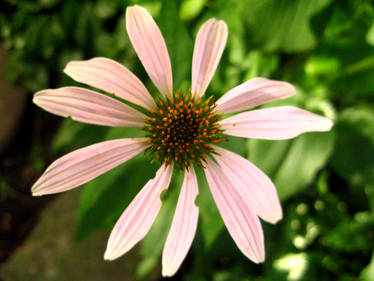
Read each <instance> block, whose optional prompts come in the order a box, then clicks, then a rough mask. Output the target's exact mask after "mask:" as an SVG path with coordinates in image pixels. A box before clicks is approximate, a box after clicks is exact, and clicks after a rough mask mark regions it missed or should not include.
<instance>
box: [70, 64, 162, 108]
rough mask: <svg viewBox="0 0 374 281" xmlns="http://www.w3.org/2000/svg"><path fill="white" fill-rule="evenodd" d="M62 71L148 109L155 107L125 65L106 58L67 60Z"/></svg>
mask: <svg viewBox="0 0 374 281" xmlns="http://www.w3.org/2000/svg"><path fill="white" fill-rule="evenodd" d="M64 72H65V73H66V74H67V75H69V76H70V77H71V78H73V79H74V80H75V81H78V82H81V83H85V84H87V85H90V86H92V87H95V88H97V89H100V90H103V91H105V92H107V93H110V94H114V95H115V96H117V97H120V98H122V99H124V100H128V101H130V102H132V103H135V104H137V105H140V106H143V107H144V108H146V109H148V110H152V109H153V108H154V107H155V103H154V101H153V98H152V96H151V95H150V94H149V92H148V91H147V89H146V88H145V87H144V85H143V83H142V82H141V81H140V80H139V79H138V78H137V77H136V76H135V75H134V74H133V73H132V72H131V71H130V70H128V69H127V68H126V67H124V66H123V65H121V64H120V63H118V62H116V61H114V60H111V59H107V58H93V59H90V60H86V61H72V62H69V63H68V64H67V65H66V67H65V69H64Z"/></svg>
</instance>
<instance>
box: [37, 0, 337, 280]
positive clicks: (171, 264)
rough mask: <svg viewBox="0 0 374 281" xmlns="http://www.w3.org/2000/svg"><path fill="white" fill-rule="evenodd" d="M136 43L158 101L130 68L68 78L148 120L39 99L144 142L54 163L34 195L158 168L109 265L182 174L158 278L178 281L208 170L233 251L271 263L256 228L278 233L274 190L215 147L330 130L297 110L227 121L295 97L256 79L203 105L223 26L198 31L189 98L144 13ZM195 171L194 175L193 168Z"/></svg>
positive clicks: (68, 90) (95, 62) (83, 94)
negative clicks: (141, 162)
mask: <svg viewBox="0 0 374 281" xmlns="http://www.w3.org/2000/svg"><path fill="white" fill-rule="evenodd" d="M126 27H127V31H128V33H129V37H130V40H131V43H132V44H133V46H134V48H135V51H136V52H137V54H138V56H139V58H140V60H141V62H142V64H143V65H144V67H145V70H146V71H147V73H148V75H149V77H150V78H151V80H152V81H153V83H154V84H155V85H156V87H157V89H158V90H159V92H160V94H159V95H158V96H157V98H155V99H154V98H153V97H152V96H151V95H150V93H149V92H148V91H147V89H146V88H145V87H144V85H143V84H142V82H141V81H140V80H139V79H138V78H137V77H136V76H135V75H134V74H132V73H131V72H130V71H129V70H128V69H127V68H125V67H124V66H122V65H120V64H119V63H117V62H115V61H112V60H110V59H106V58H94V59H91V60H88V61H73V62H70V63H69V64H68V65H67V66H66V68H65V70H64V71H65V73H66V74H68V75H69V76H70V77H72V78H73V79H74V80H76V81H78V82H81V83H85V84H88V85H90V86H92V87H95V88H98V89H100V90H103V91H106V92H108V93H110V94H113V95H115V96H117V97H118V98H121V99H124V100H127V101H129V102H131V103H134V104H136V105H139V106H141V107H143V108H144V109H145V110H144V113H145V114H144V113H141V112H140V111H138V110H136V109H134V108H132V107H130V106H128V105H126V104H124V103H121V102H120V101H118V100H117V99H113V98H111V97H108V96H106V95H103V94H99V93H97V92H94V91H91V90H87V89H84V88H79V87H64V88H59V89H48V90H42V91H40V92H38V93H36V94H35V97H34V103H35V104H37V105H38V106H40V107H42V108H43V109H45V110H47V111H49V112H51V113H54V114H57V115H60V116H64V117H68V116H71V117H72V119H74V120H77V121H81V122H85V123H90V124H99V125H106V126H124V127H142V128H143V129H144V131H145V136H144V138H133V139H118V140H111V141H105V142H102V143H98V144H94V145H91V146H88V147H85V148H81V149H78V150H76V151H74V152H72V153H69V154H67V155H65V156H64V157H62V158H60V159H58V160H56V161H55V162H53V163H52V164H51V165H50V166H49V167H48V169H47V170H46V171H45V172H44V174H43V175H42V176H41V177H40V179H39V180H38V181H37V182H36V183H35V184H34V186H33V187H32V193H33V195H36V196H38V195H44V194H52V193H57V192H62V191H66V190H69V189H72V188H74V187H77V186H79V185H82V184H84V183H86V182H87V181H89V180H91V179H93V178H95V177H97V176H99V175H101V174H103V173H104V172H106V171H108V170H110V169H112V168H113V167H115V166H117V165H120V164H122V163H124V162H126V161H127V160H129V159H130V158H132V157H134V156H136V155H137V154H139V153H141V152H142V151H146V152H147V153H149V154H150V155H151V156H152V157H155V158H156V159H158V160H159V161H160V163H161V167H160V168H159V170H158V171H157V173H156V176H155V178H153V179H151V180H149V181H148V183H147V184H146V185H145V186H144V187H143V189H142V190H141V191H140V192H139V193H138V195H137V196H136V197H135V199H134V200H133V201H132V202H131V204H130V205H129V206H128V207H127V209H126V210H125V211H124V213H123V214H122V215H121V217H120V218H119V220H118V222H117V223H116V225H115V226H114V229H113V231H112V233H111V235H110V238H109V241H108V245H107V249H106V252H105V256H104V258H105V259H107V260H113V259H116V258H118V257H120V256H121V255H123V254H124V253H126V252H127V251H129V250H130V249H131V248H132V247H133V246H134V245H135V244H136V243H138V242H139V241H140V240H141V239H142V238H143V237H144V236H145V235H146V234H147V232H148V231H149V229H150V227H151V225H152V223H153V221H154V220H155V218H156V216H157V213H158V212H159V210H160V207H161V200H160V194H161V192H162V191H164V190H166V189H167V188H168V186H169V183H170V179H171V176H172V173H173V169H174V168H177V169H181V170H184V172H185V177H184V182H183V185H182V188H181V191H180V195H179V199H178V203H177V208H176V211H175V214H174V219H173V222H172V225H171V228H170V231H169V234H168V237H167V240H166V243H165V246H164V250H163V255H162V274H163V275H164V276H171V275H173V274H174V273H175V272H176V271H177V270H178V268H179V266H180V265H181V263H182V261H183V259H184V258H185V256H186V254H187V252H188V250H189V248H190V246H191V244H192V240H193V237H194V235H195V232H196V227H197V221H198V207H197V206H196V205H195V199H196V196H197V194H198V184H197V179H196V174H195V168H196V167H199V168H203V169H204V171H205V175H206V178H207V181H208V184H209V187H210V190H211V192H212V195H213V198H214V200H215V202H216V204H217V207H218V210H219V212H220V214H221V216H222V218H223V220H224V222H225V224H226V226H227V229H228V231H229V233H230V234H231V236H232V238H233V240H234V241H235V243H236V245H237V246H238V247H239V249H240V250H241V251H242V253H243V254H244V255H245V256H247V257H248V258H249V259H251V260H252V261H254V262H256V263H258V262H263V261H264V258H265V251H264V237H263V232H262V228H261V224H260V221H259V218H258V217H260V218H262V219H263V220H265V221H267V222H270V223H276V222H277V221H278V220H280V219H281V218H282V209H281V206H280V203H279V199H278V196H277V192H276V189H275V187H274V185H273V183H272V182H271V180H270V179H269V178H268V177H267V176H266V175H265V174H264V173H263V172H261V171H260V170H259V169H258V168H256V167H255V166H254V165H253V164H251V163H250V162H249V161H248V160H247V159H245V158H243V157H241V156H239V155H237V154H235V153H233V152H230V151H228V150H226V149H223V148H221V147H219V146H217V144H218V143H220V142H222V141H223V140H224V139H225V137H224V135H223V134H226V135H232V136H239V137H246V138H260V139H288V138H293V137H296V136H297V135H299V134H301V133H305V132H310V131H328V130H330V128H331V126H332V122H331V121H330V120H328V119H326V118H324V117H321V116H318V115H316V114H313V113H310V112H307V111H305V110H302V109H300V108H297V107H293V106H280V107H273V108H265V109H256V110H252V111H248V112H243V113H239V114H236V115H234V116H231V117H227V118H224V116H225V115H226V114H228V113H236V112H239V111H245V110H248V109H251V108H253V107H255V106H258V105H262V104H265V103H268V102H271V101H275V100H278V99H284V98H287V97H289V96H291V95H293V94H295V89H294V88H293V87H292V86H291V85H290V84H288V83H286V82H279V81H272V80H268V79H265V78H254V79H252V80H250V81H247V82H245V83H243V84H241V85H239V86H237V87H235V88H233V89H232V90H230V91H229V92H227V93H226V94H225V95H223V97H222V98H220V99H219V100H218V101H217V102H213V101H212V99H210V98H207V97H205V95H204V94H205V91H206V89H207V87H208V85H209V82H210V80H211V79H212V76H213V74H214V72H215V70H216V67H217V65H218V62H219V60H220V58H221V55H222V53H223V49H224V47H225V44H226V40H227V36H228V31H227V26H226V24H225V22H223V21H220V20H216V19H210V20H208V21H207V22H206V23H204V24H203V26H202V27H201V28H200V30H199V32H198V34H197V38H196V42H195V47H194V53H193V61H192V88H191V91H190V92H183V90H182V91H180V92H174V91H173V81H172V71H171V65H170V59H169V55H168V51H167V48H166V45H165V41H164V39H163V37H162V35H161V32H160V30H159V29H158V27H157V25H156V23H155V22H154V20H153V19H152V17H151V16H150V14H149V13H148V12H147V11H146V10H145V9H144V8H141V7H139V6H132V7H129V8H127V11H126ZM194 166H195V168H194Z"/></svg>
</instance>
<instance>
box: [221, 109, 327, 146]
mask: <svg viewBox="0 0 374 281" xmlns="http://www.w3.org/2000/svg"><path fill="white" fill-rule="evenodd" d="M219 124H220V125H221V128H222V129H223V130H224V134H227V135H232V136H237V137H245V138H258V139H269V140H282V139H289V138H293V137H296V136H298V135H300V134H302V133H306V132H315V131H329V130H330V129H331V127H332V125H333V123H332V122H331V120H329V119H327V118H325V117H322V116H320V115H317V114H314V113H311V112H309V111H306V110H303V109H300V108H297V107H294V106H279V107H271V108H264V109H257V110H252V111H248V112H244V113H239V114H237V115H235V116H232V117H229V118H226V119H223V120H222V121H220V122H219Z"/></svg>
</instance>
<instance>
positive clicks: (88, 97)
mask: <svg viewBox="0 0 374 281" xmlns="http://www.w3.org/2000/svg"><path fill="white" fill-rule="evenodd" d="M33 102H34V103H35V104H36V105H38V106H40V107H41V108H43V109H44V110H46V111H48V112H51V113H53V114H56V115H59V116H63V117H69V116H71V118H72V119H73V120H76V121H80V122H85V123H89V124H96V125H105V126H124V127H142V126H143V125H144V120H145V118H146V116H145V115H143V114H142V113H140V112H139V111H137V110H135V109H133V108H131V107H130V106H128V105H126V104H124V103H122V102H119V101H117V100H115V99H112V98H110V97H107V96H105V95H102V94H99V93H97V92H94V91H91V90H87V89H84V88H78V87H64V88H59V89H48V90H42V91H40V92H37V93H36V94H35V95H34V99H33Z"/></svg>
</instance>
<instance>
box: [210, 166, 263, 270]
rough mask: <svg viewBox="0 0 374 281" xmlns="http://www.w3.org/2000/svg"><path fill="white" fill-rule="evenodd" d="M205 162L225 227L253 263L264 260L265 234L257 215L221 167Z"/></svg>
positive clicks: (211, 188) (211, 187)
mask: <svg viewBox="0 0 374 281" xmlns="http://www.w3.org/2000/svg"><path fill="white" fill-rule="evenodd" d="M207 162H208V163H207V165H206V168H205V175H206V178H207V181H208V184H209V188H210V190H211V192H212V195H213V198H214V201H215V202H216V204H217V207H218V210H219V212H220V214H221V216H222V219H223V221H224V222H225V225H226V227H227V230H228V231H229V233H230V235H231V237H232V238H233V239H234V241H235V243H236V245H237V246H238V248H239V249H240V250H241V251H242V253H243V254H244V255H245V256H246V257H248V258H249V259H250V260H252V261H254V262H256V263H258V262H263V261H264V260H265V248H264V247H265V246H264V235H263V232H262V227H261V224H260V221H259V219H258V217H257V216H256V214H255V212H254V211H253V210H252V208H251V206H250V205H249V202H247V201H246V197H245V196H242V194H240V193H238V191H237V189H236V188H235V187H234V186H233V183H232V182H231V181H230V180H229V178H228V177H227V176H226V175H224V171H223V170H222V169H221V168H220V167H219V166H217V164H216V163H214V162H213V161H212V160H210V159H209V160H208V161H207Z"/></svg>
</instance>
